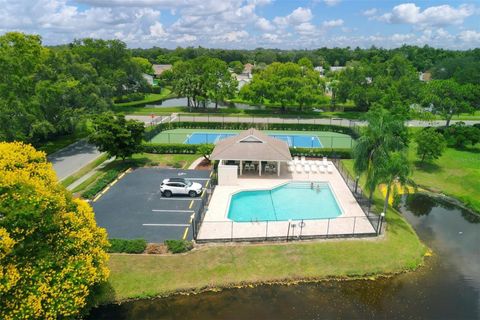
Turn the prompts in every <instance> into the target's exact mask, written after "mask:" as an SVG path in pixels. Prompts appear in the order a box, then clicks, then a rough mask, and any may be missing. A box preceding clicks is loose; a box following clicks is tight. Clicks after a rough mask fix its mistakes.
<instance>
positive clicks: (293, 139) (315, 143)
mask: <svg viewBox="0 0 480 320" xmlns="http://www.w3.org/2000/svg"><path fill="white" fill-rule="evenodd" d="M235 135H236V134H235V133H208V132H194V133H192V134H190V135H188V136H187V139H185V141H184V143H185V144H200V143H217V142H218V141H220V140H223V139H225V138H228V137H232V136H235ZM269 136H270V137H273V138H277V139H280V140H283V141H285V142H287V143H288V146H289V147H298V148H322V147H323V146H322V143H321V142H320V140H319V139H318V137H317V136H314V135H303V134H269Z"/></svg>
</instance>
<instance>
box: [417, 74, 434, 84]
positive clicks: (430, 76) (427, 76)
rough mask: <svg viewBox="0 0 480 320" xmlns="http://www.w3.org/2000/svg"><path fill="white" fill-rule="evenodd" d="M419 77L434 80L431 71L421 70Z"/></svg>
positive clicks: (421, 79) (423, 79)
mask: <svg viewBox="0 0 480 320" xmlns="http://www.w3.org/2000/svg"><path fill="white" fill-rule="evenodd" d="M418 78H419V79H420V81H425V82H428V81H430V80H432V73H431V72H430V71H425V72H420V75H419V77H418Z"/></svg>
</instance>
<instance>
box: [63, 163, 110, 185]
mask: <svg viewBox="0 0 480 320" xmlns="http://www.w3.org/2000/svg"><path fill="white" fill-rule="evenodd" d="M113 160H115V157H111V158H110V159H108V160H106V161H104V162H103V163H101V164H100V165H99V166H97V167H95V168H94V169H93V170H92V171H90V172H88V173H87V174H85V175H84V176H82V177H81V178H80V179H78V180H77V181H75V182H74V183H72V184H71V185H69V186H68V187H67V189H68V190H73V189H75V188H76V187H78V186H79V185H80V184H82V183H83V182H84V181H86V180H87V179H88V178H90V177H91V176H93V175H94V174H95V173H97V172H98V171H99V170H101V169H103V168H105V166H106V165H107V164H109V163H110V162H112V161H113Z"/></svg>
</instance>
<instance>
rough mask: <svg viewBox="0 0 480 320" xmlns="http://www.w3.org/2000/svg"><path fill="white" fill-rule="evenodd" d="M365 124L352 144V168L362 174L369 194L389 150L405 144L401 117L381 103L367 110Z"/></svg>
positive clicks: (374, 186) (374, 185) (402, 147)
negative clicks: (381, 105)
mask: <svg viewBox="0 0 480 320" xmlns="http://www.w3.org/2000/svg"><path fill="white" fill-rule="evenodd" d="M366 120H367V122H368V125H367V126H366V127H365V128H364V129H363V130H362V133H361V136H360V138H359V139H358V140H357V143H356V144H355V146H354V148H353V158H354V169H355V172H356V173H357V174H358V175H361V174H365V176H366V187H367V189H368V191H369V192H370V195H369V198H370V199H371V198H372V195H373V191H374V190H375V188H376V187H377V185H378V183H379V181H380V179H381V176H380V173H379V168H380V167H381V164H382V161H384V159H387V158H388V157H389V154H390V153H391V152H395V151H400V150H403V149H405V148H406V146H407V144H408V133H407V129H406V127H405V124H404V119H402V118H400V117H398V116H396V115H394V114H392V113H391V112H390V111H388V110H386V109H384V108H382V107H380V106H375V107H373V108H372V109H371V110H370V111H368V113H367V114H366Z"/></svg>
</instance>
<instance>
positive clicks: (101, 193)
mask: <svg viewBox="0 0 480 320" xmlns="http://www.w3.org/2000/svg"><path fill="white" fill-rule="evenodd" d="M131 171H132V168H128V169H127V170H126V171H125V172H123V173H121V174H120V175H119V176H118V177H117V178H116V179H115V180H113V181H112V182H110V184H109V185H108V186H107V187H106V188H105V189H103V190H102V191H101V192H100V193H99V194H97V196H96V197H95V198H93V202H96V201H97V200H98V199H100V197H101V196H103V195H104V194H105V193H106V192H107V191H108V190H110V187H112V186H113V185H114V184H115V183H117V182H118V180H120V179H122V178H123V176H125V174H127V173H129V172H131Z"/></svg>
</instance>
